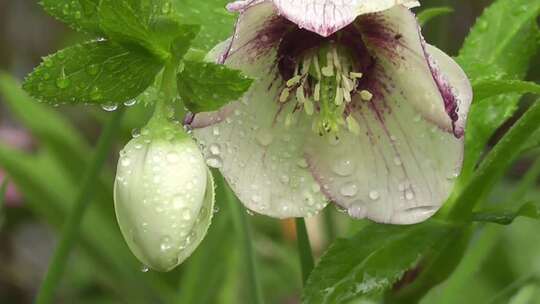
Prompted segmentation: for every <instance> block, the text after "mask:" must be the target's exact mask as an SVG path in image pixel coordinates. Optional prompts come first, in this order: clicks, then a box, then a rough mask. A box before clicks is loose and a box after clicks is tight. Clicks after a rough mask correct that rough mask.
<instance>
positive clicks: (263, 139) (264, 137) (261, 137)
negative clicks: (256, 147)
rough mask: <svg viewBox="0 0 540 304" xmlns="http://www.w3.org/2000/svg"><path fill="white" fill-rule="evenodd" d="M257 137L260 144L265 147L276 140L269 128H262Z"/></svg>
mask: <svg viewBox="0 0 540 304" xmlns="http://www.w3.org/2000/svg"><path fill="white" fill-rule="evenodd" d="M256 137H257V141H258V142H259V144H260V145H261V146H263V147H267V146H269V145H270V144H271V143H272V141H273V140H274V135H272V133H271V132H270V131H269V130H267V129H261V130H260V131H259V132H258V133H257V136H256Z"/></svg>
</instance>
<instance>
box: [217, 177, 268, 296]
mask: <svg viewBox="0 0 540 304" xmlns="http://www.w3.org/2000/svg"><path fill="white" fill-rule="evenodd" d="M220 184H221V185H222V186H223V187H224V188H225V189H224V192H225V198H226V200H227V202H228V203H229V204H231V210H232V216H233V222H234V225H235V229H236V231H237V232H238V236H239V238H240V240H241V243H242V249H243V250H244V257H245V259H246V261H247V268H248V276H249V277H248V280H249V281H248V282H249V284H251V286H249V287H248V288H247V290H248V291H249V292H250V296H251V301H248V303H253V304H263V303H264V300H263V294H262V289H261V285H260V281H259V276H258V269H257V262H256V259H255V252H254V250H253V243H252V241H251V240H252V236H251V229H250V227H249V222H248V219H247V214H246V211H245V210H244V207H242V204H241V203H240V202H239V201H238V199H237V198H236V196H235V195H234V193H233V192H232V191H231V189H230V188H229V186H228V185H227V184H226V182H225V181H224V179H223V177H221V181H220Z"/></svg>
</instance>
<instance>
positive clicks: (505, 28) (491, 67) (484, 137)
mask: <svg viewBox="0 0 540 304" xmlns="http://www.w3.org/2000/svg"><path fill="white" fill-rule="evenodd" d="M539 13H540V2H539V1H530V0H498V1H496V2H495V3H494V4H492V5H491V6H490V7H489V8H487V9H486V10H485V12H484V13H483V14H482V16H481V17H480V18H479V19H478V20H477V22H476V24H475V26H474V27H473V28H472V30H471V33H470V35H469V36H468V37H467V39H466V40H465V44H464V46H463V48H462V49H461V51H460V55H459V57H458V61H459V62H460V63H461V64H462V67H463V68H464V69H465V71H466V73H467V75H468V76H469V77H470V78H471V80H472V81H473V82H476V81H477V80H478V79H484V78H489V77H494V78H496V79H500V78H501V76H502V75H505V77H508V78H510V79H523V78H524V77H525V75H526V73H527V70H528V69H529V64H530V62H531V58H532V56H533V55H534V54H536V53H537V51H538V48H539V44H538V39H539V37H540V34H539V31H538V26H537V24H536V18H537V16H538V15H539ZM478 62H481V63H482V65H483V68H480V69H479V68H478ZM486 71H488V72H490V74H486V73H485V72H486ZM520 97H521V95H520V94H516V93H513V94H506V95H504V96H499V97H494V98H490V99H489V100H486V102H482V103H473V105H472V107H471V111H470V114H469V121H468V126H467V136H466V147H467V150H466V157H465V166H464V170H465V174H464V176H467V177H469V176H470V172H471V171H472V170H473V168H474V167H475V165H476V163H477V161H478V159H479V158H480V155H481V153H482V151H483V150H484V147H485V145H486V143H487V141H488V140H489V138H490V137H491V136H492V135H493V133H494V132H495V130H496V129H497V128H498V127H499V126H500V125H501V124H502V123H503V122H505V121H506V120H507V119H508V118H510V117H511V116H512V115H513V114H514V113H515V111H516V110H517V105H518V102H519V100H520Z"/></svg>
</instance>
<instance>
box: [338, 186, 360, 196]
mask: <svg viewBox="0 0 540 304" xmlns="http://www.w3.org/2000/svg"><path fill="white" fill-rule="evenodd" d="M340 193H341V195H343V196H347V197H353V196H355V195H356V194H357V193H358V186H357V185H356V184H355V183H349V184H346V185H345V186H343V187H342V188H341V189H340Z"/></svg>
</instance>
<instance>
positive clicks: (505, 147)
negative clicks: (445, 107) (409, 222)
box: [451, 102, 540, 221]
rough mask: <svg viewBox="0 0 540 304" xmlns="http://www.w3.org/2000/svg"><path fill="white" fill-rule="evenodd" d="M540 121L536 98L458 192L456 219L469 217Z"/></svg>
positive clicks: (516, 155) (454, 211) (513, 159)
mask: <svg viewBox="0 0 540 304" xmlns="http://www.w3.org/2000/svg"><path fill="white" fill-rule="evenodd" d="M539 121H540V102H536V103H534V104H533V105H532V106H531V107H530V108H529V109H528V110H527V112H526V113H525V114H524V115H523V116H522V117H521V118H520V119H519V120H518V121H517V122H516V123H515V124H514V125H513V126H512V128H511V129H510V130H509V131H508V132H507V133H506V134H505V135H504V137H503V138H502V139H501V140H500V141H499V142H498V143H497V145H496V146H495V148H493V150H492V151H491V152H490V153H489V154H488V155H487V156H486V158H485V160H484V161H483V162H482V163H481V164H480V167H479V168H478V170H477V171H476V172H475V174H474V176H473V178H472V179H471V180H470V181H469V182H468V183H467V185H466V186H465V188H464V189H463V190H462V191H461V192H460V193H459V195H458V197H457V198H456V199H455V202H454V204H453V206H452V210H451V217H452V218H453V219H455V220H461V221H463V220H467V219H469V218H470V216H471V213H472V211H473V210H474V208H475V206H477V205H478V204H479V203H481V202H483V200H484V199H485V197H486V195H487V194H488V193H489V192H490V191H491V190H492V189H493V186H494V185H495V184H496V183H497V181H499V180H500V178H501V177H502V176H503V175H504V173H505V172H506V170H508V168H509V167H510V165H511V164H512V162H513V161H515V160H516V158H517V157H518V156H519V155H520V154H521V151H522V148H523V147H524V146H525V145H526V144H527V143H528V142H529V140H530V139H531V138H532V136H533V135H534V133H535V132H536V131H540V125H539V124H538V122H539Z"/></svg>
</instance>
